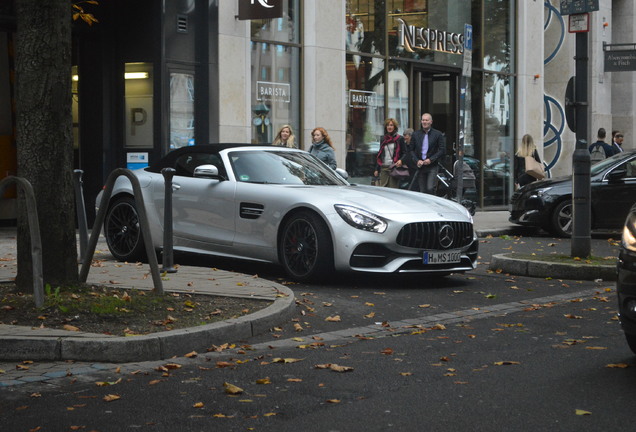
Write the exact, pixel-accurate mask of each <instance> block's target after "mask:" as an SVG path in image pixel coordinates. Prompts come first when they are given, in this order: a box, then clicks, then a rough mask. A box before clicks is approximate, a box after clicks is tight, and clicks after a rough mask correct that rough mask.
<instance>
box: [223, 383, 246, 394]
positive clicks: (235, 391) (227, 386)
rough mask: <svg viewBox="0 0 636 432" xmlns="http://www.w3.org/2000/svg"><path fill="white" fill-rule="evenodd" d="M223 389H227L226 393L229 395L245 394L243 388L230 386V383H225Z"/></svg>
mask: <svg viewBox="0 0 636 432" xmlns="http://www.w3.org/2000/svg"><path fill="white" fill-rule="evenodd" d="M223 387H225V393H227V394H231V395H236V394H241V393H243V389H242V388H240V387H238V386H235V385H234V384H230V383H229V382H224V383H223Z"/></svg>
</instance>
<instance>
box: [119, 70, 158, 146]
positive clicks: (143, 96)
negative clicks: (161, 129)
mask: <svg viewBox="0 0 636 432" xmlns="http://www.w3.org/2000/svg"><path fill="white" fill-rule="evenodd" d="M124 78H125V99H126V114H125V115H126V135H125V139H126V142H125V144H126V147H128V148H152V145H153V142H154V140H153V130H152V129H153V117H152V113H153V110H152V106H153V102H152V100H153V89H152V87H153V86H152V83H153V77H152V63H126V65H125V76H124Z"/></svg>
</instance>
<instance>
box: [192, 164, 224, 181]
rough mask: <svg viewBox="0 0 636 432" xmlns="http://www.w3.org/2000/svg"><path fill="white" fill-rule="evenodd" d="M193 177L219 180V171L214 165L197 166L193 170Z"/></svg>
mask: <svg viewBox="0 0 636 432" xmlns="http://www.w3.org/2000/svg"><path fill="white" fill-rule="evenodd" d="M194 177H195V178H207V179H217V180H219V179H220V177H219V169H218V168H217V167H216V166H215V165H199V166H198V167H196V168H195V169H194Z"/></svg>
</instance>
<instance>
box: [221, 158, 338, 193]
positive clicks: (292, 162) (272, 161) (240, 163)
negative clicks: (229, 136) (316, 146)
mask: <svg viewBox="0 0 636 432" xmlns="http://www.w3.org/2000/svg"><path fill="white" fill-rule="evenodd" d="M229 158H230V162H231V164H232V169H233V170H234V174H235V177H236V179H237V180H238V181H240V182H248V183H267V184H286V185H334V186H342V185H347V184H348V183H347V182H346V181H345V180H344V179H343V178H342V177H340V176H339V175H338V174H336V172H335V171H333V170H332V169H331V168H329V167H328V166H326V165H325V164H323V163H322V162H320V161H319V160H318V159H316V158H315V157H314V156H312V155H310V154H309V153H305V152H289V151H276V150H254V151H233V152H230V153H229Z"/></svg>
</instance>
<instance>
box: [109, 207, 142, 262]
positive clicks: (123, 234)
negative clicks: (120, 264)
mask: <svg viewBox="0 0 636 432" xmlns="http://www.w3.org/2000/svg"><path fill="white" fill-rule="evenodd" d="M104 235H105V237H106V243H107V244H108V249H109V250H110V253H111V254H113V256H114V257H115V259H117V260H118V261H141V260H143V259H144V258H145V256H146V254H145V249H144V242H143V238H142V235H141V227H140V225H139V214H138V213H137V208H136V207H135V200H134V199H133V198H131V197H122V198H118V199H117V200H116V201H115V202H114V203H113V205H112V206H111V207H110V208H109V209H108V213H106V219H105V221H104Z"/></svg>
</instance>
